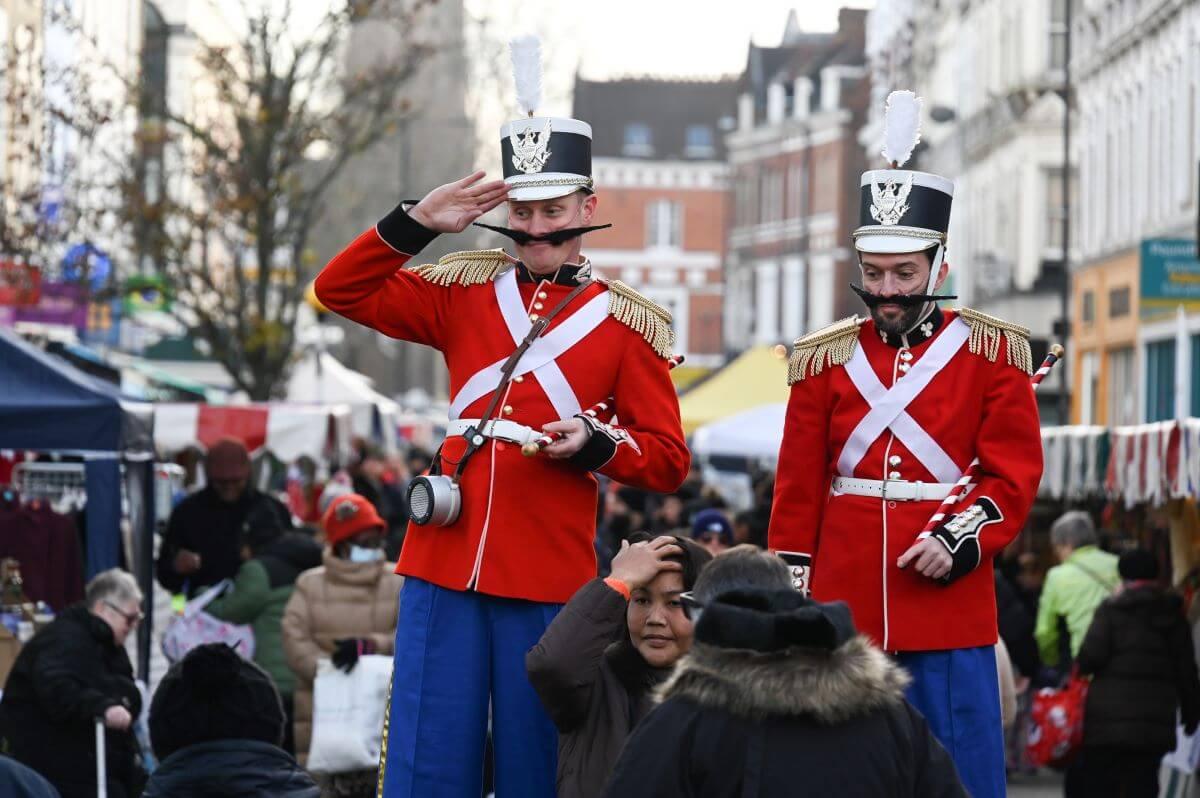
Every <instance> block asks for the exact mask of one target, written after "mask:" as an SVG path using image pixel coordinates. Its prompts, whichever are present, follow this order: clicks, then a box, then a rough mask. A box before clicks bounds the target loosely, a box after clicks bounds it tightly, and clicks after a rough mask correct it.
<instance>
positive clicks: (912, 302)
mask: <svg viewBox="0 0 1200 798" xmlns="http://www.w3.org/2000/svg"><path fill="white" fill-rule="evenodd" d="M850 288H851V289H852V290H853V291H854V293H856V294H858V297H859V299H861V300H862V301H863V302H865V303H867V307H869V308H871V309H872V310H874V309H875V308H877V307H879V306H880V305H899V306H900V307H902V308H912V307H916V306H917V305H924V304H925V303H926V302H937V301H938V300H940V299H958V296H957V295H956V294H947V295H946V296H937V295H935V294H896V295H895V296H880V295H879V294H872V293H870V292H868V291H865V290H864V289H862V288H859V287H858V286H857V285H855V284H854V283H850Z"/></svg>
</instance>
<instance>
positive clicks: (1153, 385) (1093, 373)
mask: <svg viewBox="0 0 1200 798" xmlns="http://www.w3.org/2000/svg"><path fill="white" fill-rule="evenodd" d="M1073 37H1074V39H1073V42H1074V43H1073V50H1074V52H1075V53H1076V55H1075V57H1074V58H1073V59H1072V70H1073V72H1074V77H1075V79H1076V86H1077V92H1078V94H1077V97H1078V125H1077V127H1076V130H1077V138H1078V142H1079V150H1078V152H1079V158H1080V189H1081V191H1080V215H1079V223H1080V227H1079V237H1078V239H1077V242H1078V248H1079V251H1080V268H1079V269H1078V270H1077V271H1076V272H1075V274H1074V283H1075V285H1074V290H1073V302H1074V306H1073V310H1074V311H1075V313H1076V318H1075V319H1074V329H1075V336H1074V337H1075V339H1076V340H1077V341H1078V343H1079V347H1078V348H1079V352H1078V357H1077V358H1076V373H1077V375H1079V376H1080V379H1081V386H1080V391H1079V396H1077V397H1076V400H1075V402H1074V403H1073V404H1074V408H1073V409H1074V413H1073V416H1074V419H1075V420H1076V421H1078V422H1080V423H1097V424H1130V423H1136V422H1140V421H1159V420H1163V419H1168V418H1173V417H1175V416H1177V415H1200V386H1198V385H1197V379H1198V378H1200V369H1197V368H1196V367H1195V363H1196V359H1197V358H1198V357H1200V307H1198V304H1197V297H1196V296H1195V295H1194V294H1193V295H1191V296H1181V297H1180V299H1181V301H1182V302H1183V303H1184V304H1185V305H1186V311H1187V312H1186V316H1185V318H1184V320H1183V323H1182V324H1180V323H1179V321H1178V319H1177V318H1176V312H1175V311H1176V308H1175V307H1173V306H1172V303H1171V302H1170V301H1167V302H1165V303H1164V302H1163V300H1162V298H1161V295H1160V294H1159V292H1158V288H1159V286H1157V285H1154V284H1152V283H1149V284H1148V283H1147V281H1146V280H1145V278H1144V277H1143V271H1144V266H1145V264H1144V261H1145V260H1146V256H1144V255H1143V248H1146V252H1147V253H1148V254H1149V255H1150V256H1151V257H1153V255H1154V250H1157V249H1162V250H1170V249H1176V250H1180V249H1184V248H1187V247H1188V246H1189V245H1190V247H1191V250H1192V252H1193V253H1194V247H1195V243H1194V242H1195V239H1196V234H1197V229H1196V226H1197V167H1198V164H1200V4H1197V3H1195V2H1188V1H1187V0H1142V1H1141V2H1131V1H1130V0H1082V1H1081V2H1079V3H1078V4H1077V8H1076V13H1075V20H1074V26H1073ZM1177 342H1178V343H1177ZM1177 380H1178V382H1179V387H1180V388H1182V391H1181V392H1180V393H1179V396H1178V397H1177V396H1176V393H1177V392H1176V381H1177Z"/></svg>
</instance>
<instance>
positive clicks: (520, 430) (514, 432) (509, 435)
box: [446, 418, 542, 446]
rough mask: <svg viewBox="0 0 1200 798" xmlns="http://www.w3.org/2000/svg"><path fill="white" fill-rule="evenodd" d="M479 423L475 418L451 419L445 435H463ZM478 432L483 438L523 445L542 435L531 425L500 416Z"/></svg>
mask: <svg viewBox="0 0 1200 798" xmlns="http://www.w3.org/2000/svg"><path fill="white" fill-rule="evenodd" d="M480 423H481V421H480V419H477V418H458V419H455V420H454V421H451V422H450V424H449V425H448V426H447V427H446V437H450V436H451V435H465V434H466V433H467V430H468V429H470V428H471V427H477V428H478V426H479V424H480ZM479 432H480V433H482V434H483V437H485V438H494V439H495V440H498V441H505V442H507V443H515V444H518V445H522V446H523V445H525V444H526V443H529V442H530V441H536V440H537V439H538V438H540V437H542V433H541V432H539V431H538V430H535V429H533V428H532V427H527V426H525V425H524V424H518V423H517V422H515V421H507V420H505V419H502V418H494V419H492V420H491V421H489V422H488V423H486V424H484V425H483V428H482V429H479Z"/></svg>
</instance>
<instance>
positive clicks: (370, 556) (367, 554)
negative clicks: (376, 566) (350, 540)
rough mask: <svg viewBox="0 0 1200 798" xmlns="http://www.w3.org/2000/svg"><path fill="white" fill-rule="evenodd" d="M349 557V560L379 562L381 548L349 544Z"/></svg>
mask: <svg viewBox="0 0 1200 798" xmlns="http://www.w3.org/2000/svg"><path fill="white" fill-rule="evenodd" d="M349 559H350V562H379V561H380V560H382V559H383V549H367V548H363V547H362V546H355V545H353V544H351V545H350V558H349Z"/></svg>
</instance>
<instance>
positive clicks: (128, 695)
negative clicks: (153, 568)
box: [0, 568, 145, 798]
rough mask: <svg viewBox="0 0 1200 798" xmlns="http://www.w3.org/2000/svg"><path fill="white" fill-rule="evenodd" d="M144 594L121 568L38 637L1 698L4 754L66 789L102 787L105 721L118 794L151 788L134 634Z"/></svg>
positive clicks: (68, 796) (90, 791)
mask: <svg viewBox="0 0 1200 798" xmlns="http://www.w3.org/2000/svg"><path fill="white" fill-rule="evenodd" d="M141 603H142V593H141V591H140V590H139V589H138V586H137V582H136V581H135V580H134V578H133V576H132V575H130V574H129V573H128V572H126V571H122V570H120V569H119V568H113V569H111V570H108V571H104V572H103V573H101V574H99V575H97V576H96V577H95V578H93V579H92V581H91V582H89V583H88V585H87V590H86V593H85V598H84V602H83V604H77V605H75V606H72V607H68V608H67V609H66V610H64V611H63V612H62V614H61V615H59V616H58V617H57V618H56V619H54V621H53V622H51V623H50V625H48V626H47V627H45V628H44V629H42V630H41V631H39V632H38V633H37V634H36V635H34V637H33V639H32V640H30V641H29V642H28V643H27V644H26V645H25V647H24V648H23V649H21V653H20V654H18V655H17V661H16V662H15V663H14V664H13V669H12V673H10V674H9V677H8V682H7V684H6V685H5V688H4V696H3V699H0V754H3V755H6V756H11V757H12V758H13V759H16V760H17V761H19V762H21V763H22V764H24V765H26V766H28V767H30V768H32V769H33V770H36V771H37V772H38V773H40V774H41V775H42V776H44V777H45V778H46V779H47V780H48V781H49V782H50V783H52V784H53V785H54V786H55V787H56V788H57V789H58V791H59V793H60V794H61V795H62V796H63V798H72V796H92V795H95V794H96V774H95V771H94V768H93V767H92V766H89V765H88V764H87V763H94V762H95V752H96V732H95V723H96V721H97V720H100V721H102V722H103V724H104V726H105V728H106V730H107V734H106V738H105V754H106V760H107V776H108V795H109V796H111V797H112V798H122V797H123V796H135V795H140V794H141V787H142V783H143V782H144V780H145V774H144V773H143V772H142V769H141V766H140V765H139V764H138V762H137V759H136V751H137V743H136V741H135V739H134V736H133V731H132V726H133V721H134V718H136V717H137V715H138V713H139V712H140V711H141V704H142V699H141V695H140V694H139V692H138V688H137V685H136V684H135V683H134V681H133V666H132V665H131V664H130V662H129V657H128V655H127V654H126V653H125V640H126V639H127V638H128V637H129V635H130V634H132V633H133V631H134V630H135V629H136V628H137V626H138V623H140V622H141V620H142V613H141V611H140V609H139V608H140V607H141Z"/></svg>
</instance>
